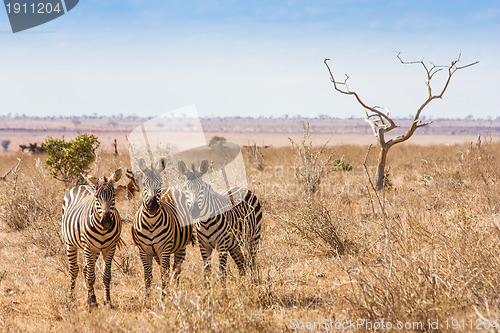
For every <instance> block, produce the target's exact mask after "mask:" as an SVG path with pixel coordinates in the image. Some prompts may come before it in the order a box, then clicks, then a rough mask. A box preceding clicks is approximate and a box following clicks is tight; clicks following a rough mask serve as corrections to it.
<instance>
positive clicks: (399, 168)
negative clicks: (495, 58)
mask: <svg viewBox="0 0 500 333" xmlns="http://www.w3.org/2000/svg"><path fill="white" fill-rule="evenodd" d="M327 150H328V151H326V152H325V154H327V155H325V156H329V155H330V154H333V156H335V158H336V159H342V161H344V162H345V163H348V164H350V165H353V166H354V169H353V170H352V171H341V170H340V171H339V170H335V168H333V166H332V168H327V169H326V172H325V176H324V178H323V179H322V181H321V184H320V186H319V190H318V193H317V194H316V195H314V196H312V198H313V199H311V200H308V199H307V196H306V195H305V193H304V190H303V187H302V185H301V184H299V183H298V182H297V180H296V178H295V173H294V163H295V158H296V155H295V152H294V150H293V149H292V148H291V147H290V148H268V149H262V156H263V157H262V163H260V164H259V167H258V168H257V167H251V166H247V175H248V178H249V184H250V186H251V187H252V190H253V191H255V193H256V194H257V195H259V198H260V199H261V202H262V205H263V210H264V230H263V238H262V243H261V246H260V251H259V253H258V263H259V264H260V281H259V283H257V284H254V283H252V282H251V279H250V278H249V277H248V278H239V277H238V274H237V269H236V266H235V265H234V263H232V262H231V264H230V274H229V279H228V287H227V290H226V291H225V292H224V291H223V290H221V288H220V286H219V284H218V283H217V277H216V276H215V274H214V278H213V281H211V286H212V287H211V288H206V287H205V285H204V284H203V281H202V279H201V276H202V261H201V255H200V254H199V250H198V249H197V248H194V247H189V248H188V253H187V258H186V261H185V262H184V265H183V273H182V275H181V279H180V285H179V286H178V287H176V288H174V287H172V288H171V289H170V291H169V293H168V296H167V297H166V299H165V301H164V302H163V303H161V302H160V292H159V290H158V287H159V285H160V281H159V270H158V267H156V266H155V270H154V281H153V282H154V285H153V286H154V288H153V290H154V292H153V295H152V297H153V299H154V300H155V301H154V302H153V304H152V305H151V306H149V307H145V306H144V305H143V303H142V299H143V295H144V290H143V289H144V282H143V272H142V265H141V263H140V260H139V256H138V251H137V249H136V248H135V246H133V244H132V241H131V237H130V225H131V224H130V223H131V221H132V219H133V215H134V212H135V210H136V209H137V207H138V205H139V199H137V200H134V201H130V202H120V203H119V204H118V208H119V210H120V213H121V215H122V217H123V218H124V228H123V234H122V235H123V239H124V241H125V244H126V245H125V247H124V248H123V249H121V250H120V251H118V252H117V253H116V255H115V261H114V263H113V268H112V282H111V283H112V286H111V297H112V298H113V302H114V304H115V305H116V306H117V308H116V309H113V310H111V309H108V308H106V307H103V306H100V307H99V308H98V309H97V310H95V311H93V312H91V313H89V312H88V311H87V308H86V306H85V294H86V290H85V284H84V280H83V277H82V275H81V273H80V275H79V277H78V280H77V289H76V304H75V306H72V305H71V303H70V301H69V297H68V295H69V293H68V291H69V276H68V273H67V261H66V258H65V254H64V247H63V245H62V243H61V240H60V235H59V226H60V212H61V205H62V199H63V196H64V194H65V192H66V190H67V189H66V188H64V186H63V185H62V184H61V183H59V182H57V181H54V180H52V179H51V178H50V177H49V176H48V172H47V171H46V170H45V169H44V168H43V167H42V166H41V164H43V163H41V162H43V159H44V157H43V156H41V161H40V162H39V161H37V157H35V158H33V157H31V156H26V157H25V160H24V164H23V167H22V169H21V171H20V174H19V177H18V179H17V183H16V191H15V193H14V192H13V185H14V184H13V181H12V179H9V178H8V179H7V181H6V182H1V183H0V219H1V222H0V223H1V227H0V228H1V229H0V262H1V263H2V265H1V266H0V330H1V331H12V332H16V331H29V332H51V331H57V330H59V331H69V332H72V331H74V332H81V331H113V332H135V331H138V332H153V331H184V332H192V331H195V332H196V331H198V332H210V331H213V332H215V331H231V332H252V331H270V332H274V331H276V332H279V331H294V330H292V328H293V327H295V324H296V323H300V322H302V323H303V324H304V325H305V324H306V323H307V322H310V323H314V322H320V323H330V320H331V323H337V322H338V323H345V322H347V321H349V320H351V321H356V320H359V319H365V320H368V321H371V322H381V321H382V320H383V321H385V322H387V321H391V322H394V323H396V322H401V323H406V322H422V323H424V324H427V322H428V321H436V320H439V322H440V323H441V324H442V325H441V326H440V327H439V328H440V331H442V332H447V331H449V332H456V331H457V330H453V329H452V327H451V320H452V319H457V320H462V319H463V320H464V323H468V322H467V321H468V320H473V323H474V324H476V323H477V322H476V321H477V320H492V321H493V320H498V318H499V317H500V287H499V286H500V276H499V274H498V272H499V271H500V262H499V261H500V258H499V253H500V171H499V170H498V165H500V144H499V143H483V144H482V145H481V147H480V148H478V147H476V146H474V145H472V147H471V146H469V145H455V146H444V145H443V146H439V145H437V146H427V147H426V146H412V145H410V144H405V145H401V146H398V147H395V148H394V150H393V151H391V155H389V161H388V165H389V166H390V181H391V183H392V187H391V188H390V189H386V190H385V191H384V192H381V193H374V192H373V190H372V189H371V188H370V185H369V182H368V178H367V174H366V172H365V169H364V167H363V165H362V164H363V160H364V157H365V154H366V147H360V146H355V145H352V146H348V145H342V146H332V147H328V149H327ZM374 155H375V154H374V152H373V153H370V155H369V156H368V159H367V166H369V171H370V172H371V176H372V177H373V174H374V171H375V169H374V166H375V164H376V156H374ZM14 163H15V157H14V156H11V157H6V158H4V157H2V159H1V161H0V173H2V172H4V170H8V169H9V168H10V167H11V166H12V165H13V164H14ZM128 163H129V162H128V161H127V156H125V155H123V154H122V155H120V156H119V157H113V156H112V155H111V154H99V156H98V159H97V161H96V163H95V165H94V169H93V172H92V173H93V174H96V175H100V174H109V173H111V172H112V171H114V170H115V169H116V168H117V167H118V166H121V167H122V168H125V167H126V166H127V165H128ZM123 182H124V181H121V182H120V183H123ZM377 195H378V198H377ZM379 200H380V201H379ZM299 228H302V230H305V232H300V229H299ZM308 230H309V231H310V232H307V231H308ZM329 232H330V235H328V233H329ZM333 232H335V235H336V237H337V239H336V240H332V239H331V236H332V234H333ZM339 244H341V246H342V247H343V250H340V248H339V247H338V246H339ZM80 257H81V256H80ZM80 263H82V260H81V258H80ZM98 266H99V268H98V270H97V272H98V280H97V284H96V293H97V298H98V301H99V302H100V303H101V304H102V301H103V297H104V288H103V285H102V278H101V275H102V266H103V265H102V262H99V265H98ZM214 267H217V265H214ZM446 319H448V320H450V321H449V324H450V326H449V328H448V329H447V328H446V327H444V326H443V325H444V324H443V323H444V321H445V320H446ZM425 327H426V326H424V329H425ZM357 328H359V330H360V331H363V330H366V327H364V326H363V327H357ZM404 330H406V331H412V330H415V331H419V327H418V326H416V327H413V328H409V329H404ZM404 330H403V331H404ZM298 331H302V332H304V331H307V330H305V329H302V330H298ZM346 331H351V328H350V327H347V329H346ZM379 331H383V330H379ZM462 331H467V329H463V330H462ZM469 331H470V330H469ZM483 331H485V330H483ZM486 331H490V332H493V331H494V330H492V329H490V330H486Z"/></svg>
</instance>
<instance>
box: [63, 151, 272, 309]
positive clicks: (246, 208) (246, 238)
mask: <svg viewBox="0 0 500 333" xmlns="http://www.w3.org/2000/svg"><path fill="white" fill-rule="evenodd" d="M138 165H139V168H140V171H138V172H137V173H136V177H137V179H138V183H139V184H140V185H139V184H137V185H139V187H142V203H141V206H140V207H139V209H138V211H137V213H136V215H135V219H134V221H133V224H132V228H131V229H132V230H131V233H132V239H133V241H134V243H135V245H136V246H137V247H138V249H139V255H140V259H141V261H142V264H143V268H144V284H145V299H146V300H148V299H149V296H150V288H151V280H152V269H153V267H152V265H153V259H154V260H155V261H156V262H157V263H158V265H159V266H160V272H161V282H162V295H161V298H162V299H163V298H164V296H165V293H166V287H167V283H168V281H169V277H170V256H171V255H172V254H173V255H174V263H173V268H172V270H173V278H174V281H175V282H176V283H177V282H178V280H179V275H180V273H181V266H182V262H183V261H184V258H185V256H186V248H187V245H188V244H189V243H192V244H193V245H194V244H195V243H198V244H199V247H200V252H201V255H202V258H203V263H204V277H205V278H208V277H209V276H210V273H211V254H212V252H213V250H216V251H217V252H218V253H219V263H220V273H221V282H222V285H223V286H224V287H225V286H226V265H227V257H228V253H229V255H230V256H231V257H232V258H233V260H234V261H235V263H236V265H237V266H238V270H239V272H240V275H244V274H245V269H246V265H247V263H248V265H249V267H250V269H251V271H252V275H253V274H254V273H255V269H256V263H255V254H256V250H257V246H258V243H259V240H260V235H261V229H262V210H261V205H260V202H259V200H258V198H257V196H255V194H254V193H253V192H251V191H250V190H247V189H243V188H238V187H236V188H233V189H231V190H229V191H226V192H225V193H222V194H221V193H217V192H216V191H214V190H213V188H212V187H211V186H210V185H209V184H208V183H207V182H205V181H204V180H203V179H202V176H203V175H204V174H205V173H207V171H208V169H209V162H208V161H207V160H204V161H202V162H201V164H200V166H199V169H198V170H196V168H195V165H194V163H193V164H192V167H191V170H190V169H188V168H187V166H186V164H185V163H184V162H182V161H179V163H178V171H179V172H180V173H182V174H183V175H184V176H185V178H186V180H185V189H186V190H187V193H184V192H183V191H180V190H177V189H175V190H172V189H168V190H167V191H165V192H164V193H163V194H162V188H163V187H164V180H163V177H162V171H163V170H164V169H165V165H166V162H165V160H163V159H161V160H160V161H159V162H158V163H157V165H153V163H151V164H150V165H147V163H146V162H145V160H144V159H142V158H141V159H139V160H138ZM121 174H122V171H121V169H118V170H117V171H116V172H115V173H113V175H111V176H110V177H109V178H107V177H101V178H100V179H96V178H95V177H88V179H87V180H88V183H89V184H90V185H81V186H77V187H74V188H72V189H71V190H70V191H69V192H68V193H67V194H66V196H65V197H64V203H63V214H62V236H63V240H64V242H65V243H66V253H67V257H68V260H69V273H70V277H71V285H70V298H71V299H74V289H75V282H76V277H77V275H78V263H77V252H78V250H79V249H80V250H83V253H84V267H83V275H84V278H85V281H86V285H87V292H88V300H87V302H88V306H89V308H93V307H96V306H97V300H96V296H95V292H94V283H95V263H96V260H97V258H98V257H99V254H100V253H102V255H103V259H104V263H105V269H104V275H103V282H104V286H105V289H106V300H105V304H108V305H109V306H110V307H112V304H111V297H110V281H111V262H112V260H113V255H114V253H115V250H116V247H117V244H118V243H119V242H120V233H121V224H122V222H121V218H120V214H119V213H118V210H117V209H116V207H115V198H116V192H117V190H116V188H115V186H114V183H116V182H117V181H118V180H119V179H120V177H121ZM127 174H128V175H127V176H128V178H131V176H130V174H131V173H130V172H129V171H128V170H127ZM131 179H132V178H131ZM133 181H134V184H135V179H133ZM132 194H133V193H132ZM235 199H237V200H235ZM236 202H237V203H236Z"/></svg>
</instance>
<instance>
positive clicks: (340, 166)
mask: <svg viewBox="0 0 500 333" xmlns="http://www.w3.org/2000/svg"><path fill="white" fill-rule="evenodd" d="M353 168H354V167H353V166H352V165H350V164H349V163H345V162H343V161H342V160H336V161H334V162H333V166H332V169H333V170H334V171H340V170H342V171H352V169H353Z"/></svg>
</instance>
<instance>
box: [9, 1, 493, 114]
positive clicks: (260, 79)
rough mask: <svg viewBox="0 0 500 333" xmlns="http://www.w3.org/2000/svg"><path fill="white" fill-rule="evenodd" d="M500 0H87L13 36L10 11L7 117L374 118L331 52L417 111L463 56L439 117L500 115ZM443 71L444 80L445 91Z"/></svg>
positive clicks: (363, 84)
mask: <svg viewBox="0 0 500 333" xmlns="http://www.w3.org/2000/svg"><path fill="white" fill-rule="evenodd" d="M499 41H500V2H499V1H498V0H495V1H481V0H479V1H453V0H452V1H369V0H365V1H336V0H334V1H182V2H181V1H154V0H152V1H140V0H136V1H134V0H128V1H124V0H122V1H107V0H81V1H80V3H79V4H78V5H77V6H76V7H75V8H74V9H73V10H72V11H70V12H69V13H67V14H65V15H63V16H62V17H60V18H58V19H56V20H54V21H52V22H49V23H47V24H44V25H41V26H39V27H36V28H33V29H30V30H28V31H25V32H20V33H16V34H12V33H11V32H10V26H9V23H8V19H7V15H6V13H5V11H4V10H0V50H1V52H0V115H5V114H8V113H10V114H12V115H15V114H26V115H30V116H31V115H32V116H35V115H38V116H45V115H56V116H57V115H91V114H94V113H97V114H100V115H118V114H124V115H130V114H136V115H147V116H154V115H158V114H161V113H164V112H168V111H170V110H173V109H176V108H179V107H183V106H186V105H190V104H195V105H196V106H197V108H198V111H199V112H200V114H201V115H202V116H236V115H239V116H244V117H246V116H275V117H278V116H282V115H285V114H287V115H289V116H295V115H301V116H308V117H314V116H317V115H319V114H327V115H330V116H333V117H351V116H355V117H362V116H363V115H364V112H363V109H362V108H361V107H360V106H359V105H358V104H357V103H356V102H355V100H354V99H353V98H351V97H350V96H344V95H341V94H339V93H337V92H335V91H334V90H333V88H332V86H331V83H330V82H329V76H328V72H327V70H326V67H325V66H324V64H323V59H324V58H331V59H332V60H331V62H330V65H331V66H332V69H333V72H334V74H335V75H336V76H338V77H339V78H341V77H343V75H344V73H347V74H349V76H350V88H351V89H352V90H356V91H357V92H358V93H359V94H360V95H361V97H362V98H363V99H364V101H365V102H366V103H367V104H369V105H380V106H385V107H388V108H389V109H390V110H391V111H392V114H393V115H396V116H399V117H406V116H408V115H410V114H413V113H414V112H415V110H416V108H418V106H419V105H420V104H421V103H422V102H423V101H424V100H425V98H426V87H425V83H424V80H425V76H424V72H423V71H422V69H421V68H420V67H418V66H407V65H406V66H405V65H401V64H400V63H399V61H398V59H397V58H396V54H397V51H400V52H402V57H403V58H404V59H407V60H420V59H422V58H425V59H426V60H429V61H432V62H434V63H435V64H438V65H445V64H448V63H449V62H450V61H451V60H453V59H455V58H456V57H457V56H458V55H459V54H460V53H461V54H462V61H463V63H464V64H465V63H468V62H473V61H476V60H479V61H480V63H479V64H478V65H476V66H473V67H471V68H468V69H466V70H463V71H459V72H457V73H456V74H455V76H454V78H453V80H452V83H451V85H450V87H449V89H448V91H447V93H446V94H445V95H444V99H443V100H438V101H434V102H433V103H432V104H431V105H429V107H428V108H426V110H425V111H424V115H425V116H427V117H431V118H443V117H445V118H455V117H462V118H463V117H466V116H467V115H469V114H472V115H473V116H474V117H480V118H488V117H491V118H493V119H494V118H496V117H498V116H500V110H499V109H498V107H497V105H500V89H499V88H500V85H499V83H498V80H499V79H498V78H500V65H499V60H500V59H499V54H500V43H499ZM440 83H442V82H439V81H438V78H436V82H435V84H436V90H437V89H438V88H439V87H440Z"/></svg>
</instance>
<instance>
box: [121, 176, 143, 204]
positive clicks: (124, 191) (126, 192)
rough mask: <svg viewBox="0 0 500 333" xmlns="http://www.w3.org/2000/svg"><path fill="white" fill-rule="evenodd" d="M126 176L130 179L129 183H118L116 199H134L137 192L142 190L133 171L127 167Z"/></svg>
mask: <svg viewBox="0 0 500 333" xmlns="http://www.w3.org/2000/svg"><path fill="white" fill-rule="evenodd" d="M125 177H127V178H128V179H129V181H128V183H127V185H118V186H117V187H116V200H119V201H120V200H125V199H127V200H132V199H133V198H134V197H135V193H136V192H140V189H139V185H137V182H136V180H135V177H134V174H133V173H132V171H130V170H129V169H127V172H125Z"/></svg>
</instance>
